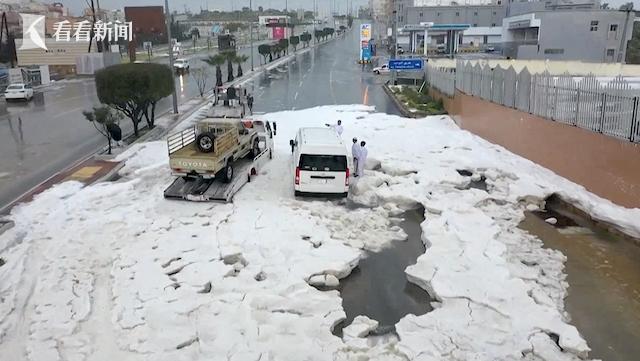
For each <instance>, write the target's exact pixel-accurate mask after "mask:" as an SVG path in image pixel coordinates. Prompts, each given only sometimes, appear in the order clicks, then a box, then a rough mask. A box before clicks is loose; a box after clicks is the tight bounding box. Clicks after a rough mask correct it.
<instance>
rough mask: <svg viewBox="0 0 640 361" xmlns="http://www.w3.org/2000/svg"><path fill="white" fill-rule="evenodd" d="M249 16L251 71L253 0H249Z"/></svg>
mask: <svg viewBox="0 0 640 361" xmlns="http://www.w3.org/2000/svg"><path fill="white" fill-rule="evenodd" d="M249 10H250V13H251V18H250V20H249V48H250V49H251V71H253V70H254V69H253V0H249Z"/></svg>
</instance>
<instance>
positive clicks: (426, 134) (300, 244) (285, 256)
mask: <svg viewBox="0 0 640 361" xmlns="http://www.w3.org/2000/svg"><path fill="white" fill-rule="evenodd" d="M373 111H374V109H373V108H371V107H365V106H329V107H319V108H314V109H308V110H302V111H289V112H281V113H274V114H266V115H264V116H261V117H262V118H264V119H268V120H270V121H272V122H273V121H276V122H277V123H278V127H277V128H278V135H277V136H276V153H275V157H274V160H273V161H272V162H271V163H270V164H268V165H267V166H266V167H265V168H264V170H263V171H262V173H261V174H260V175H259V176H257V177H255V178H254V180H253V181H252V182H251V183H249V184H247V185H246V186H245V187H244V188H243V189H242V190H241V192H239V193H238V194H237V195H236V197H235V200H234V203H233V204H216V203H189V202H177V201H168V200H165V199H164V198H163V190H164V189H165V188H166V187H167V186H168V185H169V184H170V183H171V181H172V180H173V178H172V177H171V175H170V171H169V168H168V162H167V151H166V145H165V143H164V142H151V143H145V144H140V145H136V146H134V147H132V148H131V149H130V150H128V151H126V152H124V153H123V154H121V155H119V159H121V160H124V161H126V165H125V167H124V168H123V169H122V170H121V171H120V174H121V175H122V178H121V179H120V180H119V181H117V182H115V183H101V184H96V185H93V186H89V187H85V188H82V185H81V184H79V183H76V182H67V183H63V184H61V185H58V186H56V187H54V188H52V189H50V190H48V191H46V192H44V193H43V194H41V195H39V196H37V197H36V199H35V200H34V201H32V202H31V203H29V204H25V205H21V206H18V207H16V208H14V209H13V211H12V214H11V216H10V218H11V220H13V221H14V222H15V227H14V228H13V229H11V230H9V231H7V232H5V233H4V234H3V235H1V236H0V257H2V258H3V259H4V260H5V261H6V262H7V263H6V264H5V265H4V266H2V267H0V298H1V299H2V302H0V355H3V358H4V357H6V358H7V359H11V360H23V359H27V360H47V361H52V360H114V359H118V360H212V359H213V360H218V359H221V360H260V359H262V360H267V359H272V360H296V361H298V360H352V359H354V358H356V357H371V358H373V359H376V360H406V359H412V360H471V359H473V360H516V359H525V360H533V359H536V358H535V357H534V356H537V357H538V358H539V359H542V360H574V359H577V357H584V356H585V355H586V352H587V351H588V347H587V345H586V343H585V341H584V340H583V339H582V338H581V337H580V335H579V333H578V331H577V330H576V329H575V328H574V327H573V326H571V325H570V324H569V318H568V315H566V313H565V312H564V307H563V298H564V296H565V294H566V288H567V283H566V281H565V275H564V274H563V262H564V261H565V257H564V256H563V255H562V254H561V253H559V252H555V251H552V250H549V249H544V248H542V242H541V241H540V240H538V239H536V238H535V237H533V236H530V235H527V234H526V233H524V232H523V231H521V230H519V229H517V228H516V226H517V224H518V222H519V221H520V220H521V219H522V218H523V212H524V210H525V209H527V208H528V209H535V207H536V206H537V205H538V204H539V203H540V202H541V200H542V199H544V198H545V197H546V196H548V195H550V194H552V193H554V192H557V193H559V194H561V195H562V196H563V197H566V198H567V199H570V200H572V201H574V202H575V203H576V204H577V205H578V206H580V207H581V208H583V209H584V210H586V211H587V212H590V213H591V214H592V215H594V216H595V217H597V218H600V219H606V220H616V223H618V224H619V225H620V226H622V227H624V228H626V229H627V230H629V231H632V232H636V233H637V234H640V230H639V229H638V225H637V224H636V223H637V222H634V219H638V217H640V210H637V209H636V210H628V209H624V208H620V207H617V206H615V205H613V204H611V203H610V202H607V201H605V200H602V199H600V198H598V197H596V196H594V195H592V194H590V193H588V192H586V191H585V190H584V189H583V188H582V187H580V186H578V185H575V184H573V183H571V182H569V181H567V180H565V179H563V178H561V177H558V176H557V175H555V174H553V173H552V172H550V171H548V170H546V169H544V168H542V167H539V166H537V165H535V164H533V163H531V162H529V161H527V160H525V159H522V158H520V157H518V156H515V155H513V154H511V153H509V152H508V151H506V150H504V149H503V148H501V147H498V146H495V145H492V144H490V143H488V142H485V141H483V140H482V139H480V138H478V137H475V136H473V135H472V134H470V133H467V132H464V131H461V130H459V129H458V128H457V127H456V126H455V125H454V124H453V123H452V121H451V120H450V119H449V118H448V117H432V118H428V119H418V120H415V119H404V118H400V117H396V116H390V115H385V114H376V113H373ZM338 119H341V120H342V121H343V124H344V125H345V133H344V135H343V136H344V139H351V138H352V137H354V136H357V137H358V138H359V139H364V140H366V141H367V146H368V148H369V156H370V158H371V161H370V163H369V170H368V171H367V172H366V175H365V176H364V177H362V178H360V179H359V180H358V181H357V183H356V184H354V185H353V187H352V197H353V199H354V200H356V201H358V202H361V203H364V204H367V205H369V206H371V207H373V209H372V210H367V209H357V210H348V209H347V208H345V207H343V206H340V205H338V204H337V202H335V201H334V202H329V201H321V200H315V201H313V200H311V201H310V200H296V199H295V198H294V197H293V189H292V181H293V177H292V173H291V166H292V165H291V156H290V148H289V145H288V143H289V139H290V138H293V136H294V134H295V132H296V130H297V128H298V127H299V126H321V125H322V124H325V123H330V124H333V123H335V121H336V120H338ZM372 168H376V169H378V170H371V169H372ZM456 169H467V170H470V171H472V172H473V173H474V177H473V178H475V179H477V178H478V177H479V176H480V175H483V176H485V177H486V178H487V184H488V189H489V193H487V192H484V191H480V190H477V189H469V190H464V189H463V188H464V186H465V185H466V184H467V183H468V182H469V179H467V178H465V177H462V176H460V175H459V174H458V173H457V172H456ZM418 204H422V205H423V206H424V207H425V209H426V214H425V216H426V221H425V222H424V223H423V224H422V229H423V232H424V233H423V236H422V239H423V241H424V242H425V244H426V245H427V247H428V249H427V252H426V253H425V254H424V255H421V256H420V257H419V258H418V261H417V263H416V264H415V265H413V266H409V267H408V268H407V270H406V273H407V277H408V278H409V280H411V281H412V282H414V283H416V284H418V285H419V286H420V287H422V288H424V289H426V290H427V291H428V292H429V293H430V294H431V296H432V297H434V298H435V299H436V300H437V301H438V302H437V303H436V304H435V306H436V309H435V310H434V311H433V312H430V313H428V314H425V315H421V316H413V315H407V316H406V317H404V318H403V319H402V320H400V322H399V323H398V324H397V325H396V329H397V332H398V334H399V336H400V339H399V340H398V339H395V338H394V339H392V340H391V341H389V342H386V343H385V342H382V343H378V344H372V343H370V342H364V341H367V339H366V338H362V337H359V335H364V334H366V333H368V332H370V330H371V329H372V328H373V327H374V322H373V321H371V320H368V319H366V318H358V320H359V321H358V323H355V324H354V325H353V326H352V327H351V328H347V329H346V330H345V331H346V333H345V335H347V336H346V338H345V339H346V340H350V341H349V342H346V343H345V341H343V340H342V339H340V338H338V337H335V336H333V335H332V334H331V330H332V328H333V327H334V326H335V325H336V324H337V323H339V322H340V321H341V320H343V319H344V318H345V313H344V311H343V309H342V306H341V299H340V297H339V293H338V292H337V291H327V292H321V291H318V290H316V289H315V288H313V287H312V286H310V285H309V282H313V281H319V280H323V282H325V283H326V282H329V283H331V284H332V285H334V282H335V279H336V278H337V279H340V278H344V277H346V276H347V275H348V274H349V273H350V272H351V270H352V269H353V268H354V267H355V266H356V265H357V263H358V261H359V259H360V257H361V255H362V250H374V251H375V250H379V249H381V248H382V247H386V246H389V245H391V244H392V243H393V242H402V241H403V240H404V239H405V238H406V235H405V234H404V232H402V230H400V229H398V228H397V227H394V226H393V223H392V222H390V221H389V217H390V216H393V215H398V214H400V213H401V212H402V211H403V209H408V208H411V207H414V206H416V205H418ZM327 280H328V281H327ZM351 331H353V332H351ZM552 336H553V337H556V336H557V337H558V339H559V342H558V343H559V345H560V347H561V348H559V347H558V346H557V345H556V344H555V342H554V341H553V337H552Z"/></svg>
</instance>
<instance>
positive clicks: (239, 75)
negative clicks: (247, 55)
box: [238, 63, 243, 78]
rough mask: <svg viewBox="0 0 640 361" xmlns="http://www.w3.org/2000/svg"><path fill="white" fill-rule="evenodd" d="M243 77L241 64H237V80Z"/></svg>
mask: <svg viewBox="0 0 640 361" xmlns="http://www.w3.org/2000/svg"><path fill="white" fill-rule="evenodd" d="M242 75H243V73H242V63H238V78H240V77H241V76H242Z"/></svg>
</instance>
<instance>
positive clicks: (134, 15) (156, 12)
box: [124, 6, 168, 44]
mask: <svg viewBox="0 0 640 361" xmlns="http://www.w3.org/2000/svg"><path fill="white" fill-rule="evenodd" d="M124 17H125V20H126V21H128V22H129V21H130V22H131V23H132V26H133V36H134V38H135V41H136V43H138V44H142V43H143V42H145V41H151V42H153V43H156V44H158V43H160V44H166V43H168V39H167V34H166V33H165V29H166V25H165V17H164V8H163V7H162V6H125V8H124Z"/></svg>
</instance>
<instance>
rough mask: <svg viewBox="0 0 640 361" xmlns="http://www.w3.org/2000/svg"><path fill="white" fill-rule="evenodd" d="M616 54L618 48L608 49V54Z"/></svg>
mask: <svg viewBox="0 0 640 361" xmlns="http://www.w3.org/2000/svg"><path fill="white" fill-rule="evenodd" d="M614 55H616V49H607V56H611V57H613V56H614Z"/></svg>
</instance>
